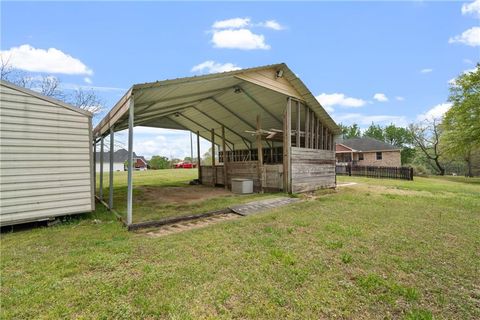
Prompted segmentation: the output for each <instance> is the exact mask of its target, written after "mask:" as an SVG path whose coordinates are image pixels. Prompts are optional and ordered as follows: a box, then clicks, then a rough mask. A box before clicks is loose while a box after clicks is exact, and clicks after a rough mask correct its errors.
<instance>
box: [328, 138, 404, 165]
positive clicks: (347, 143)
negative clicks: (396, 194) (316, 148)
mask: <svg viewBox="0 0 480 320" xmlns="http://www.w3.org/2000/svg"><path fill="white" fill-rule="evenodd" d="M400 151H401V149H400V148H398V147H395V146H393V145H391V144H389V143H386V142H383V141H379V140H376V139H372V138H367V137H363V138H351V139H346V140H343V141H341V143H337V144H336V145H335V158H336V162H337V164H351V165H358V166H377V167H401V165H402V163H401V157H400Z"/></svg>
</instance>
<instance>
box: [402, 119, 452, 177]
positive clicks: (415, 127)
mask: <svg viewBox="0 0 480 320" xmlns="http://www.w3.org/2000/svg"><path fill="white" fill-rule="evenodd" d="M409 130H410V132H411V134H412V137H413V141H414V144H415V146H416V147H417V148H419V149H420V150H421V151H422V152H423V154H424V155H425V157H426V158H427V159H428V161H429V163H430V164H431V165H432V167H433V168H434V169H435V170H436V171H437V173H438V174H439V175H441V176H443V175H445V165H444V163H443V161H442V159H443V158H444V151H443V150H442V148H441V146H440V137H441V135H442V126H441V125H440V120H439V119H432V120H425V121H423V123H417V124H411V125H410V126H409Z"/></svg>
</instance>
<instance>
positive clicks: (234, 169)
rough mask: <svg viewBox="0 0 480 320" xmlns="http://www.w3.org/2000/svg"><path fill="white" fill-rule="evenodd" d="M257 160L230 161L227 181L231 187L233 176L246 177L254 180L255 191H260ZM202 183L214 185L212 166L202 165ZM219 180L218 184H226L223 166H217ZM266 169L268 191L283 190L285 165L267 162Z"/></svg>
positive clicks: (265, 187)
mask: <svg viewBox="0 0 480 320" xmlns="http://www.w3.org/2000/svg"><path fill="white" fill-rule="evenodd" d="M257 166H258V162H257V161H245V162H229V163H228V165H227V177H228V179H227V183H228V187H229V188H230V189H231V186H232V178H244V179H252V180H253V189H254V191H256V192H257V191H260V180H259V178H258V171H257ZM201 169H202V184H204V185H211V186H212V185H213V170H212V166H202V168H201ZM215 169H216V170H217V181H216V184H222V185H223V184H224V180H223V166H221V165H220V166H216V167H215ZM263 170H264V171H265V184H264V189H265V190H266V191H281V190H282V188H283V166H282V165H281V164H267V165H263Z"/></svg>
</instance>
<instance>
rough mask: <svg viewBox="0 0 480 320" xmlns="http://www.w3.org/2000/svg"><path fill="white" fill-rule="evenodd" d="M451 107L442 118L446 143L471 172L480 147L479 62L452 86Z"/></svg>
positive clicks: (470, 174) (443, 140) (447, 147)
mask: <svg viewBox="0 0 480 320" xmlns="http://www.w3.org/2000/svg"><path fill="white" fill-rule="evenodd" d="M448 100H449V101H450V102H452V107H451V108H450V110H448V111H447V113H446V114H445V118H444V121H443V128H444V134H443V137H442V143H443V146H444V148H445V150H446V152H447V154H449V155H450V156H457V157H460V158H462V159H463V160H464V161H465V162H466V164H467V175H468V176H473V174H472V154H473V153H474V152H476V151H477V150H478V149H480V64H477V66H476V69H475V70H474V71H472V72H467V73H463V74H462V75H460V76H458V77H457V78H456V79H455V81H454V82H453V83H452V84H451V86H450V96H449V99H448Z"/></svg>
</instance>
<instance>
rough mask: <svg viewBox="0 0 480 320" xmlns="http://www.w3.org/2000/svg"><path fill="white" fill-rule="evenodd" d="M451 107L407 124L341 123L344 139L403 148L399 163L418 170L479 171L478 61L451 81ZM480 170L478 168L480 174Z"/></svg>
mask: <svg viewBox="0 0 480 320" xmlns="http://www.w3.org/2000/svg"><path fill="white" fill-rule="evenodd" d="M448 101H449V102H451V103H452V106H451V108H450V109H449V110H448V111H447V112H446V113H445V115H444V116H442V117H437V118H428V119H425V120H423V121H419V122H416V123H411V124H410V125H408V126H407V127H401V126H396V125H395V124H390V125H387V126H380V125H378V124H374V123H372V124H371V125H370V126H369V127H368V128H367V129H366V130H364V131H363V132H362V131H361V130H360V127H359V126H358V125H357V124H355V123H354V124H352V125H350V126H345V125H342V124H340V127H341V129H342V135H343V138H344V139H349V138H354V137H361V136H363V137H370V138H374V139H377V140H380V141H384V142H387V143H390V144H392V145H394V146H396V147H399V148H401V149H402V151H401V160H402V165H412V166H414V168H415V169H417V171H423V172H424V173H434V174H438V175H445V174H446V172H447V170H448V172H457V173H460V172H462V173H464V174H465V175H466V176H469V177H472V176H473V175H474V170H475V169H477V170H478V171H480V64H477V66H476V68H475V69H474V70H473V71H471V72H467V73H463V74H461V75H460V76H458V77H457V78H456V79H455V80H454V81H452V82H451V83H450V94H449V97H448ZM479 173H480V172H477V174H479Z"/></svg>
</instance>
